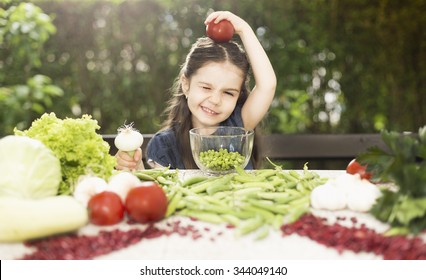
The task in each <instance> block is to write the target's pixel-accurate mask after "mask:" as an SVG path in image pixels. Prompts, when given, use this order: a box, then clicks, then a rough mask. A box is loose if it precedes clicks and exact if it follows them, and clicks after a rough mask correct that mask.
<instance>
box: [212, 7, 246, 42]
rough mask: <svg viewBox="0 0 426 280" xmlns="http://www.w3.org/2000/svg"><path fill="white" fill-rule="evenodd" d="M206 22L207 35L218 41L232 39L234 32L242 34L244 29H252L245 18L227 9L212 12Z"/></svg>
mask: <svg viewBox="0 0 426 280" xmlns="http://www.w3.org/2000/svg"><path fill="white" fill-rule="evenodd" d="M204 24H205V25H206V33H207V36H209V37H210V38H211V39H213V40H214V41H216V42H227V41H229V40H231V38H232V36H233V35H234V33H237V34H238V35H240V36H241V35H242V33H243V31H244V30H249V29H251V27H250V26H249V25H248V23H247V22H245V21H244V20H243V19H241V18H240V17H238V16H236V15H234V14H233V13H231V12H227V11H226V12H224V11H218V12H213V13H211V14H210V15H209V16H208V17H207V18H206V20H205V22H204Z"/></svg>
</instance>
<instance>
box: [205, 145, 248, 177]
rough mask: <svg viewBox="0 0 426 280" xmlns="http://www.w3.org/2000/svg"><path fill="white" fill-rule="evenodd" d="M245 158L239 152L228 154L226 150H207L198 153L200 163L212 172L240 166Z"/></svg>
mask: <svg viewBox="0 0 426 280" xmlns="http://www.w3.org/2000/svg"><path fill="white" fill-rule="evenodd" d="M244 161H245V157H244V156H243V155H241V154H240V153H239V152H228V150H227V149H222V148H221V149H219V150H218V151H216V150H207V151H204V152H201V153H200V162H201V164H202V165H204V166H205V167H206V168H208V169H210V170H212V171H226V170H230V169H234V167H235V166H241V165H242V164H243V163H244Z"/></svg>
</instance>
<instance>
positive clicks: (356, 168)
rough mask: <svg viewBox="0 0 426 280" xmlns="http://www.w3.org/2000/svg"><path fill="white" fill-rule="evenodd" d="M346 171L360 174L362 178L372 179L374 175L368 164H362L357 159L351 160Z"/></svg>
mask: <svg viewBox="0 0 426 280" xmlns="http://www.w3.org/2000/svg"><path fill="white" fill-rule="evenodd" d="M346 173H349V174H359V175H360V177H361V179H366V180H370V179H371V177H372V176H373V174H372V173H370V172H367V165H361V164H360V163H359V162H357V161H356V159H353V160H351V162H349V164H348V166H347V167H346Z"/></svg>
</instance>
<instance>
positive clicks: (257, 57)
mask: <svg viewBox="0 0 426 280" xmlns="http://www.w3.org/2000/svg"><path fill="white" fill-rule="evenodd" d="M239 36H240V38H241V41H242V42H243V44H244V48H245V50H246V53H247V56H248V58H249V60H250V65H251V68H252V71H253V76H254V79H255V81H256V88H257V89H261V91H262V92H264V91H265V92H266V93H268V95H269V97H270V99H271V101H272V98H273V96H274V93H275V87H276V83H277V79H276V76H275V72H274V69H273V67H272V65H271V62H270V61H269V58H268V56H267V54H266V52H265V50H264V49H263V47H262V45H261V43H260V42H259V40H258V39H257V36H256V34H255V33H254V31H253V29H252V28H251V27H250V26H249V25H248V24H247V26H245V27H244V29H243V31H241V32H240V33H239ZM263 97H267V96H263Z"/></svg>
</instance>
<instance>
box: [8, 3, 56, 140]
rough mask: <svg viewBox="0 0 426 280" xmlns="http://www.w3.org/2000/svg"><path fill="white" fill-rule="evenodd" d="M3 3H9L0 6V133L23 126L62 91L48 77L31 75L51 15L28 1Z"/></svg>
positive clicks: (47, 34) (38, 64) (49, 28)
mask: <svg viewBox="0 0 426 280" xmlns="http://www.w3.org/2000/svg"><path fill="white" fill-rule="evenodd" d="M3 4H5V5H6V4H9V5H10V6H9V7H8V8H4V9H3V8H1V9H0V57H1V59H0V69H1V72H0V107H1V110H0V124H1V126H0V135H2V134H11V133H12V131H13V128H14V127H18V128H20V129H23V128H27V127H28V126H29V125H30V124H31V122H32V121H33V120H34V119H35V118H37V117H39V116H40V115H41V114H43V113H44V112H45V110H47V109H49V108H52V109H53V108H54V106H53V98H54V97H56V96H61V95H62V93H63V92H62V89H61V88H59V87H57V86H55V85H53V84H52V80H51V79H50V78H49V77H47V76H45V75H41V74H35V73H36V72H37V69H38V68H40V67H41V65H42V53H43V45H44V44H45V42H46V41H47V40H48V39H49V37H50V36H51V35H52V34H54V33H55V32H56V28H55V26H54V25H53V24H52V22H51V18H50V17H49V16H48V15H47V14H45V13H43V11H42V10H41V9H40V8H39V7H37V6H35V5H33V4H31V3H19V4H16V5H14V2H13V1H3Z"/></svg>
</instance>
